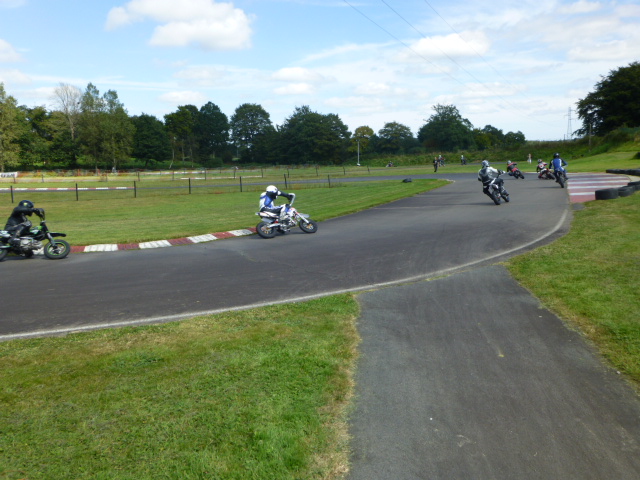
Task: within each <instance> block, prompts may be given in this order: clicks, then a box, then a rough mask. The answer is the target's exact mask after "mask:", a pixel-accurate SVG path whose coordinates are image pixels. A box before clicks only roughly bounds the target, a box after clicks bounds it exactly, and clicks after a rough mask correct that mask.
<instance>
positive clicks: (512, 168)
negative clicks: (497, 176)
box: [507, 162, 524, 180]
mask: <svg viewBox="0 0 640 480" xmlns="http://www.w3.org/2000/svg"><path fill="white" fill-rule="evenodd" d="M517 165H518V164H517V163H515V162H512V163H510V164H509V165H508V167H507V170H508V171H509V172H508V173H509V175H510V176H512V177H514V178H515V179H518V178H521V179H522V180H524V174H523V173H522V172H521V171H520V169H519V168H518V167H517Z"/></svg>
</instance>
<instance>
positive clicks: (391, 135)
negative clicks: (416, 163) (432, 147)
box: [377, 122, 415, 153]
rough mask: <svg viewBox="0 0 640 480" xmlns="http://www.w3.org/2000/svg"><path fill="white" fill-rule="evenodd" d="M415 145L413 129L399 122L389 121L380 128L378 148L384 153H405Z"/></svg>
mask: <svg viewBox="0 0 640 480" xmlns="http://www.w3.org/2000/svg"><path fill="white" fill-rule="evenodd" d="M413 146H415V138H414V136H413V133H411V129H410V128H409V127H407V126H406V125H403V124H401V123H398V122H388V123H385V124H384V126H383V127H382V128H381V129H380V130H378V140H377V149H378V151H380V152H382V153H404V152H406V151H408V150H409V149H410V148H412V147H413Z"/></svg>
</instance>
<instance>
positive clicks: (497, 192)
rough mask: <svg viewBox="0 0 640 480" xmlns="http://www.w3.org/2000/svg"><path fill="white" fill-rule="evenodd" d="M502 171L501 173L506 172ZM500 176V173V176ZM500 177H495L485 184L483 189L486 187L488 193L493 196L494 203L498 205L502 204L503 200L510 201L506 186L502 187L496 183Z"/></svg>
mask: <svg viewBox="0 0 640 480" xmlns="http://www.w3.org/2000/svg"><path fill="white" fill-rule="evenodd" d="M500 172H501V173H500V174H502V173H504V172H502V171H500ZM499 176H500V175H498V177H499ZM498 177H496V178H493V179H491V181H489V182H488V183H485V184H483V186H484V188H483V190H484V189H486V192H487V195H489V196H490V197H491V200H493V203H495V204H496V205H500V203H501V202H502V200H504V201H505V202H509V194H508V193H507V191H506V190H505V189H504V187H503V188H502V189H501V188H500V185H498V184H497V183H496V180H497V179H498Z"/></svg>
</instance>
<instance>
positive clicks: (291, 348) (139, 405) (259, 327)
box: [0, 294, 358, 480]
mask: <svg viewBox="0 0 640 480" xmlns="http://www.w3.org/2000/svg"><path fill="white" fill-rule="evenodd" d="M357 315H358V305H357V302H355V300H354V299H353V298H352V296H351V295H347V294H345V295H338V296H333V297H328V298H323V299H319V300H313V301H309V302H305V303H297V304H290V305H282V306H273V307H266V308H260V309H256V310H250V311H244V312H232V313H225V314H220V315H215V316H206V317H200V318H195V319H192V320H187V321H182V322H176V323H169V324H164V325H156V326H146V327H135V328H123V329H109V330H101V331H98V332H91V333H80V334H74V335H69V336H67V337H60V338H42V339H35V340H16V341H11V342H4V343H0V403H1V405H2V408H1V409H0V478H2V479H11V480H13V479H26V478H29V479H52V480H58V479H62V478H73V479H75V480H80V479H92V480H96V479H104V480H112V479H119V480H123V479H135V480H143V479H149V480H157V479H161V478H162V479H176V480H186V479H224V480H234V479H237V480H246V479H249V478H250V479H255V480H258V479H264V480H274V479H283V480H284V479H292V480H293V479H315V478H318V479H320V478H322V479H331V478H337V477H338V476H339V475H340V474H341V473H343V472H344V471H345V466H346V462H347V458H348V438H347V431H346V430H347V428H346V423H345V422H346V418H345V415H346V409H347V407H348V404H349V400H350V396H351V394H352V378H351V371H352V369H353V364H354V362H355V359H356V346H357V343H358V336H357V332H356V329H355V325H354V323H355V319H356V318H357Z"/></svg>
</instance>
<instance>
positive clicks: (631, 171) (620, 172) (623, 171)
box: [605, 168, 640, 177]
mask: <svg viewBox="0 0 640 480" xmlns="http://www.w3.org/2000/svg"><path fill="white" fill-rule="evenodd" d="M605 172H607V173H615V174H617V175H633V176H635V177H640V168H631V169H623V168H610V169H608V170H605Z"/></svg>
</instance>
